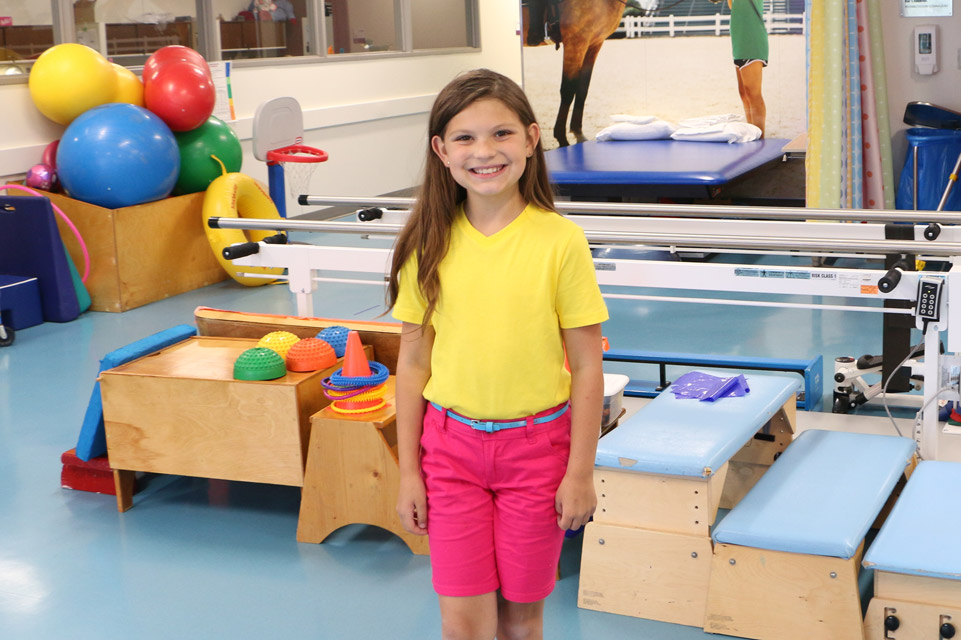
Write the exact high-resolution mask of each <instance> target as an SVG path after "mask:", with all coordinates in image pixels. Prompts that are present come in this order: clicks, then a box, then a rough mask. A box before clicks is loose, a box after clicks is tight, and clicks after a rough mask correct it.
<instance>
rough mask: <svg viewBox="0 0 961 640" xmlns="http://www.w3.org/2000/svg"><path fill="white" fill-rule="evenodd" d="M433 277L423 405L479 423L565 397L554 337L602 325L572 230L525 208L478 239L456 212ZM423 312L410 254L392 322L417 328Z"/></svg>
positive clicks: (584, 250)
mask: <svg viewBox="0 0 961 640" xmlns="http://www.w3.org/2000/svg"><path fill="white" fill-rule="evenodd" d="M439 276H440V291H441V293H440V296H439V298H438V302H437V306H436V308H435V311H434V314H433V316H432V318H431V325H432V326H433V328H434V332H435V338H434V347H433V351H432V354H431V378H430V380H429V381H428V382H427V387H426V388H425V389H424V397H425V398H427V399H428V400H430V401H432V402H436V403H437V404H439V405H441V406H442V407H446V408H448V409H451V410H453V411H456V412H458V413H460V414H463V415H467V416H470V417H472V418H477V419H486V420H508V419H513V418H519V417H523V416H528V415H531V414H534V413H537V412H539V411H543V410H544V409H547V408H550V407H553V406H555V405H557V404H560V403H561V402H564V401H565V400H567V399H568V398H570V391H571V376H570V373H568V372H567V371H566V370H565V369H564V352H563V343H562V339H561V332H560V330H561V328H564V329H572V328H575V327H583V326H587V325H592V324H598V323H600V322H603V321H605V320H607V318H608V315H607V307H606V306H605V304H604V300H603V298H602V297H601V292H600V288H599V287H598V286H597V277H596V276H595V274H594V262H593V260H592V258H591V253H590V249H589V248H588V245H587V239H586V238H585V237H584V231H583V230H582V229H581V228H580V227H579V226H578V225H576V224H575V223H573V222H571V221H570V220H568V219H566V218H564V217H563V216H561V215H558V214H556V213H554V212H552V211H545V210H543V209H540V208H538V207H535V206H528V207H527V208H526V209H524V211H523V212H521V214H520V215H519V216H518V217H517V218H516V219H515V220H514V221H513V222H511V223H510V224H509V225H507V226H506V227H504V228H503V229H501V230H500V231H498V232H497V233H495V234H493V235H492V236H485V235H483V234H482V233H480V232H479V231H477V229H475V228H474V227H473V226H472V225H471V224H470V222H469V221H468V220H467V217H466V216H465V215H464V212H463V208H462V207H459V208H458V211H457V212H456V214H455V219H454V224H453V226H452V228H451V237H450V248H449V250H448V253H447V256H446V257H445V258H444V260H443V261H442V262H441V264H440V267H439ZM426 308H427V304H426V302H425V300H424V298H423V296H422V295H421V292H420V288H419V287H418V286H417V258H416V255H415V256H412V257H411V258H410V259H409V260H408V261H407V262H406V263H405V264H404V266H403V268H402V269H401V271H400V275H399V292H398V296H397V303H396V305H395V306H394V310H393V316H394V318H396V319H397V320H400V321H401V322H410V323H414V324H420V323H421V321H422V320H423V318H424V312H425V310H426ZM598 348H600V347H598Z"/></svg>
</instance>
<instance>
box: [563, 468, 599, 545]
mask: <svg viewBox="0 0 961 640" xmlns="http://www.w3.org/2000/svg"><path fill="white" fill-rule="evenodd" d="M593 472H594V469H593V468H592V469H591V473H590V474H588V475H587V476H586V477H580V476H574V475H571V474H567V475H565V476H564V479H563V480H561V486H559V487H558V488H557V495H556V496H555V498H554V508H555V509H556V510H557V526H558V527H560V528H561V529H570V530H572V531H576V530H577V529H580V528H581V527H583V526H584V525H585V524H587V523H588V522H589V521H590V519H591V516H592V515H594V509H595V508H597V494H596V493H594V477H593Z"/></svg>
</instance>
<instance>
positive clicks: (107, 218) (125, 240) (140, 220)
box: [48, 193, 228, 312]
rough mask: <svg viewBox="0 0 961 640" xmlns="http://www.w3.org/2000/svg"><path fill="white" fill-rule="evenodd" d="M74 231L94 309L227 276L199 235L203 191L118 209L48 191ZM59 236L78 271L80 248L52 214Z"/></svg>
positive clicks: (124, 305)
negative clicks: (79, 239) (84, 249)
mask: <svg viewBox="0 0 961 640" xmlns="http://www.w3.org/2000/svg"><path fill="white" fill-rule="evenodd" d="M48 197H49V198H50V201H51V202H52V203H53V204H55V205H57V206H58V207H60V209H61V210H62V211H63V212H64V213H65V214H66V215H67V217H69V218H70V220H71V222H73V224H74V225H75V226H76V227H77V230H78V231H80V235H81V236H83V240H84V243H85V244H86V245H87V251H88V252H89V254H90V275H89V277H88V278H87V282H86V287H87V292H88V293H89V294H90V300H91V305H90V308H91V309H92V310H94V311H113V312H121V311H127V310H128V309H134V308H136V307H140V306H143V305H145V304H147V303H150V302H154V301H155V300H163V299H164V298H169V297H171V296H175V295H177V294H179V293H184V292H185V291H191V290H193V289H198V288H200V287H203V286H206V285H208V284H213V283H215V282H220V281H221V280H225V279H227V277H228V276H227V272H226V271H224V270H223V268H222V267H221V266H220V264H219V263H218V262H217V260H216V259H215V258H214V254H213V251H212V250H211V248H210V243H208V242H207V237H206V235H205V234H204V229H203V219H202V216H201V210H202V208H203V201H204V194H203V193H193V194H190V195H186V196H178V197H176V198H165V199H164V200H158V201H157V202H149V203H147V204H141V205H137V206H133V207H124V208H122V209H104V208H103V207H98V206H96V205H92V204H88V203H86V202H81V201H79V200H74V199H72V198H68V197H67V196H63V195H59V194H55V193H51V194H49V196H48ZM57 225H58V226H59V227H60V237H61V238H63V241H64V245H65V246H66V247H67V251H68V252H69V253H70V257H71V258H73V261H74V264H75V265H76V266H77V270H78V271H79V272H80V273H83V264H84V262H83V252H82V251H81V249H80V244H79V243H78V242H77V239H76V237H75V236H74V234H73V232H72V231H71V230H70V229H69V227H68V226H67V225H66V224H65V223H64V222H63V220H61V219H60V216H57Z"/></svg>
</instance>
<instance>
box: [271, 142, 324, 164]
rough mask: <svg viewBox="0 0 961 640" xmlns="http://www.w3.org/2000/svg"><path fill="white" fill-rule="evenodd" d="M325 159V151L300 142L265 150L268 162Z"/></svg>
mask: <svg viewBox="0 0 961 640" xmlns="http://www.w3.org/2000/svg"><path fill="white" fill-rule="evenodd" d="M298 154H299V155H298ZM326 160H327V152H326V151H322V150H320V149H315V148H314V147H308V146H306V145H302V144H292V145H290V146H287V147H281V148H280V149H271V150H270V151H268V152H267V161H268V162H324V161H326Z"/></svg>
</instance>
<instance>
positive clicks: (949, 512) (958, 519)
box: [863, 460, 961, 580]
mask: <svg viewBox="0 0 961 640" xmlns="http://www.w3.org/2000/svg"><path fill="white" fill-rule="evenodd" d="M959 483H961V463H957V462H945V461H940V460H925V461H923V462H921V463H919V464H918V467H917V469H915V470H914V473H913V474H911V479H910V480H908V484H907V486H906V487H905V488H904V491H902V492H901V496H900V497H899V498H898V501H897V503H896V504H895V505H894V508H893V509H892V510H891V514H890V515H889V516H888V518H887V520H886V521H885V522H884V525H883V526H882V527H881V531H880V533H878V536H877V538H875V539H874V543H873V544H872V545H871V547H870V548H869V549H868V552H867V554H866V555H865V556H864V562H863V564H864V566H865V567H867V568H869V569H877V570H879V571H889V572H891V573H901V574H907V575H915V576H927V577H932V578H942V579H946V580H961V542H959V540H958V530H959V527H961V497H959V494H958V486H959Z"/></svg>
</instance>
